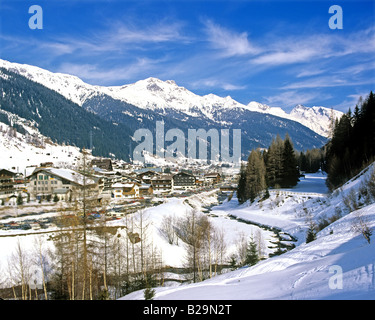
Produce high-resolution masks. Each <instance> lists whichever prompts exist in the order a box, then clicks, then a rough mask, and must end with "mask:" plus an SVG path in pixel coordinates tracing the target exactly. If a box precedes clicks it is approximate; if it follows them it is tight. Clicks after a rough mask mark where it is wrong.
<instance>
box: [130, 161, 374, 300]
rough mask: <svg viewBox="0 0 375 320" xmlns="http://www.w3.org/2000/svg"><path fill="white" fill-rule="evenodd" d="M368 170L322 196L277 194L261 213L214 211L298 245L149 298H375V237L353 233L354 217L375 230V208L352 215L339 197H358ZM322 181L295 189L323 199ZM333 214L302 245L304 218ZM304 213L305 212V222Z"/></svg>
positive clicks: (229, 207)
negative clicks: (282, 233) (271, 229)
mask: <svg viewBox="0 0 375 320" xmlns="http://www.w3.org/2000/svg"><path fill="white" fill-rule="evenodd" d="M372 169H373V166H372V167H371V170H372ZM371 170H367V171H366V172H365V173H364V174H363V175H360V176H359V177H358V178H357V179H353V180H352V181H349V182H348V183H347V184H346V185H344V186H343V187H342V188H341V190H339V191H338V192H334V193H333V194H332V195H329V196H328V195H327V196H325V197H313V196H305V195H302V194H301V195H297V194H296V193H295V190H290V191H292V193H289V194H288V192H285V193H283V194H282V195H279V196H278V197H279V199H278V200H277V201H275V200H276V193H275V194H274V195H271V198H270V199H269V200H266V201H264V203H263V204H262V205H261V206H262V208H260V206H259V203H254V204H253V205H251V206H249V205H248V204H244V205H242V206H238V205H237V204H236V203H235V202H234V201H231V202H229V203H225V204H223V205H222V206H220V207H218V208H216V211H221V212H222V214H224V213H223V212H227V211H230V212H231V214H233V215H236V216H241V217H242V218H244V219H249V220H253V221H254V220H257V221H258V222H262V223H264V224H270V225H277V226H278V227H280V228H282V229H283V230H287V231H288V232H289V233H291V234H293V235H295V236H298V237H299V238H298V240H299V241H298V242H299V245H298V246H297V247H296V248H295V249H293V250H291V251H289V252H287V253H284V254H282V255H280V256H276V257H272V258H269V259H267V260H263V261H261V262H259V263H258V264H257V265H255V266H253V267H243V268H241V269H238V270H236V271H233V272H229V273H226V274H223V275H219V276H217V277H214V278H212V279H209V280H206V281H203V282H200V283H196V284H190V285H181V286H179V287H173V288H157V289H156V295H155V298H154V299H156V300H157V299H162V300H180V299H181V300H184V299H188V300H191V299H194V300H195V299H196V300H221V299H231V300H247V299H288V300H289V299H370V300H373V299H375V245H374V240H373V238H374V237H373V236H372V238H371V239H372V241H371V243H368V242H367V241H366V240H365V238H364V237H363V236H362V235H361V234H359V233H358V232H354V231H353V225H354V224H355V222H356V221H358V217H361V218H362V219H364V220H365V221H366V223H367V225H368V227H369V228H370V229H371V230H374V228H375V204H372V205H368V206H364V207H363V208H362V209H359V210H356V211H354V212H351V213H348V212H346V211H345V207H344V206H343V196H345V195H347V194H348V193H349V192H354V193H357V192H358V188H359V187H360V186H361V183H362V182H363V181H364V179H365V178H366V177H367V176H368V175H369V174H370V172H371ZM319 175H320V176H321V178H319ZM323 181H324V179H323V175H322V174H321V173H318V174H315V175H307V176H306V179H305V180H303V181H302V183H301V184H304V185H305V186H308V188H306V189H303V188H302V187H301V185H299V186H298V187H297V188H296V190H298V191H299V192H301V193H304V192H305V191H307V190H308V192H314V193H321V194H323V193H325V192H326V189H325V185H324V184H323ZM319 185H320V187H319ZM280 191H281V190H280ZM267 206H268V207H267ZM271 206H273V207H272V209H271ZM338 209H339V210H341V214H342V216H343V217H342V218H341V219H338V220H337V221H335V222H333V223H332V224H330V225H329V226H328V227H326V228H324V229H323V230H322V231H320V232H319V233H318V234H317V239H316V240H315V241H312V242H310V243H307V244H306V243H305V241H304V240H305V238H304V237H303V235H304V234H305V231H306V228H307V221H306V216H308V217H310V218H311V217H312V219H318V218H319V217H322V215H324V217H329V216H333V215H334V214H337V211H338ZM303 213H306V215H305V217H303ZM123 299H143V291H138V292H133V293H131V294H129V295H127V296H125V297H123Z"/></svg>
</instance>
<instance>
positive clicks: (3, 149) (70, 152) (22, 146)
mask: <svg viewBox="0 0 375 320" xmlns="http://www.w3.org/2000/svg"><path fill="white" fill-rule="evenodd" d="M0 112H1V113H4V114H7V115H8V116H9V117H10V118H11V119H12V121H13V123H17V124H18V125H21V126H22V127H23V128H24V129H25V130H26V132H27V133H26V134H21V133H19V132H17V133H14V132H12V133H11V128H10V127H9V125H7V124H5V123H2V122H0V154H1V158H0V168H1V169H7V170H11V171H14V172H20V173H22V174H25V172H27V173H26V174H29V173H30V172H29V171H30V170H31V169H30V170H29V169H27V167H30V166H39V165H40V164H41V163H43V162H52V163H54V165H56V166H62V167H70V166H74V164H76V163H77V161H76V159H79V158H81V156H82V155H81V153H80V151H79V148H77V147H73V146H64V145H58V144H56V143H52V142H51V141H50V140H49V138H47V137H45V136H43V135H42V134H40V132H39V130H38V129H37V128H36V127H35V126H34V125H33V123H31V122H30V121H28V120H25V119H23V118H21V117H18V116H16V115H13V114H11V113H9V112H7V111H4V110H0ZM25 170H26V171H25Z"/></svg>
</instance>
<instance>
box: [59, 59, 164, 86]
mask: <svg viewBox="0 0 375 320" xmlns="http://www.w3.org/2000/svg"><path fill="white" fill-rule="evenodd" d="M159 62H160V61H159V60H152V59H148V58H138V59H136V61H132V62H130V63H129V64H127V65H124V66H122V67H112V68H102V67H100V66H99V65H97V64H79V63H63V64H61V65H60V66H59V68H58V70H57V71H58V72H61V73H67V74H72V75H76V76H78V77H80V78H82V79H84V80H85V81H90V82H95V83H100V84H101V85H104V84H108V85H110V84H112V83H113V82H118V81H126V80H129V79H132V78H134V77H138V78H140V77H141V76H143V74H144V72H146V71H150V70H153V69H154V68H155V66H157V65H158V63H159Z"/></svg>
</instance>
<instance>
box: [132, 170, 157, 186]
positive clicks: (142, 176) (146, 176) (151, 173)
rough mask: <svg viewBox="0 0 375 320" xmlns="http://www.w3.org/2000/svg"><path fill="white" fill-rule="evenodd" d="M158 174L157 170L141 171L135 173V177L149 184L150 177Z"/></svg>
mask: <svg viewBox="0 0 375 320" xmlns="http://www.w3.org/2000/svg"><path fill="white" fill-rule="evenodd" d="M157 175H159V173H158V172H156V171H153V170H147V171H143V172H141V173H138V174H137V179H138V180H140V181H142V182H143V183H145V184H151V179H152V178H153V177H155V176H157Z"/></svg>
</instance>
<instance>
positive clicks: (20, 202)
mask: <svg viewBox="0 0 375 320" xmlns="http://www.w3.org/2000/svg"><path fill="white" fill-rule="evenodd" d="M17 205H18V206H20V205H23V198H22V195H21V193H19V194H18V196H17Z"/></svg>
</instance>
